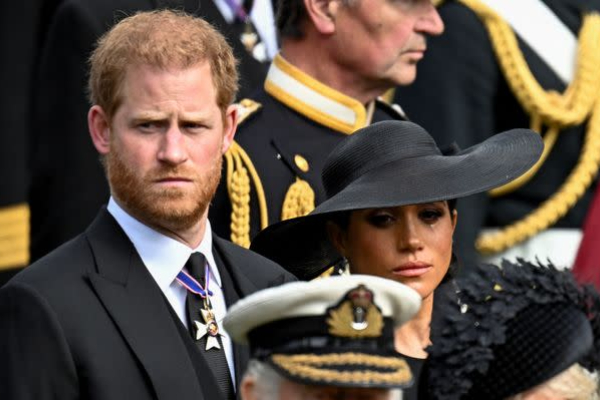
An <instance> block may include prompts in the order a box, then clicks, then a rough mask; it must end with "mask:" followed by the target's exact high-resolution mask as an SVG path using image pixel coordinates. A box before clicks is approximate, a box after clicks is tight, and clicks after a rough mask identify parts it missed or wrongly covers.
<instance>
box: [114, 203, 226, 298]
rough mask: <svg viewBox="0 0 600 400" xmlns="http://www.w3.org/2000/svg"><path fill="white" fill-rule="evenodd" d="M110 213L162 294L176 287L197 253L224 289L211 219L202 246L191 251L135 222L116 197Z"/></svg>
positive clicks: (212, 276) (207, 222) (183, 245)
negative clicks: (175, 284)
mask: <svg viewBox="0 0 600 400" xmlns="http://www.w3.org/2000/svg"><path fill="white" fill-rule="evenodd" d="M107 209H108V212H109V213H110V214H111V215H112V216H113V217H114V218H115V220H116V221H117V223H118V224H119V225H120V226H121V228H122V229H123V231H125V234H126V235H127V237H128V238H129V240H131V242H132V243H133V246H134V247H135V249H136V250H137V252H138V254H139V255H140V257H141V259H142V261H143V262H144V265H146V268H148V271H149V272H150V274H151V275H152V277H153V278H154V280H155V281H156V283H157V284H158V286H159V287H160V289H161V290H162V291H163V292H164V291H165V290H166V289H167V288H168V287H169V286H170V285H171V284H172V283H173V281H174V280H175V277H176V276H177V274H178V273H179V271H181V269H182V268H183V267H184V265H185V263H186V262H187V260H188V258H190V255H191V254H192V253H194V252H200V253H202V254H203V255H204V257H206V261H207V262H208V266H209V270H210V274H211V278H212V279H211V281H212V282H215V283H216V284H217V285H218V286H219V287H221V275H220V274H219V270H218V268H217V264H216V262H215V258H214V255H213V252H212V229H211V226H210V222H209V221H208V219H207V220H206V228H205V230H204V237H203V238H202V241H201V242H200V245H199V246H198V247H196V248H195V249H191V248H189V247H188V246H186V245H185V244H183V243H181V242H179V241H177V240H175V239H173V238H171V237H169V236H166V235H163V234H162V233H160V232H158V231H156V230H154V229H152V228H150V227H149V226H147V225H144V224H143V223H142V222H140V221H138V220H137V219H135V218H133V217H132V216H131V215H129V214H128V213H127V212H126V211H125V210H124V209H123V208H122V207H121V206H120V205H119V204H118V203H117V202H116V201H115V200H114V199H113V197H111V198H110V200H109V202H108V207H107Z"/></svg>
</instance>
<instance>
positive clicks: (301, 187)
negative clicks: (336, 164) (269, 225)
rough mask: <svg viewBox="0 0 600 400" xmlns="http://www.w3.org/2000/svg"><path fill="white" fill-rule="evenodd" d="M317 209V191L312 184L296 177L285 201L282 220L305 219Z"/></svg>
mask: <svg viewBox="0 0 600 400" xmlns="http://www.w3.org/2000/svg"><path fill="white" fill-rule="evenodd" d="M314 209H315V191H314V190H313V189H312V188H311V187H310V184H309V183H308V182H306V181H305V180H303V179H300V178H298V177H296V181H295V182H294V183H292V184H291V185H290V187H289V188H288V190H287V193H286V194H285V198H284V199H283V206H282V208H281V220H282V221H285V220H286V219H290V218H297V217H303V216H305V215H306V214H308V213H309V212H311V211H312V210H314Z"/></svg>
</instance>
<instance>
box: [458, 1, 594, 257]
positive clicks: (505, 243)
mask: <svg viewBox="0 0 600 400" xmlns="http://www.w3.org/2000/svg"><path fill="white" fill-rule="evenodd" d="M459 1H460V2H461V3H463V4H464V5H465V6H467V7H469V8H470V9H471V10H473V11H474V12H475V13H476V14H477V16H478V17H479V18H480V19H481V20H482V22H483V24H484V25H485V27H486V29H487V30H488V33H489V35H490V39H491V41H492V45H493V48H494V51H495V53H496V57H497V59H498V62H499V64H500V68H501V70H502V72H503V74H504V76H505V78H506V81H507V82H508V84H509V86H510V88H511V90H512V92H513V94H514V95H515V97H516V98H517V100H518V101H519V103H520V105H521V106H522V107H523V109H524V110H525V111H526V112H527V113H528V114H529V115H530V116H531V128H532V129H533V130H535V131H537V132H540V131H541V130H542V128H543V127H544V126H546V127H547V128H548V130H547V132H546V134H545V135H544V145H545V148H544V152H543V154H542V157H541V159H540V161H539V162H538V163H537V164H536V165H534V166H533V167H532V168H531V170H529V171H528V172H526V173H525V174H524V175H523V176H521V177H519V178H518V179H516V180H515V181H513V182H510V183H508V184H506V185H504V186H502V187H500V188H497V189H494V190H492V191H491V192H490V195H491V196H502V195H505V194H508V193H511V192H513V191H514V190H517V189H518V188H520V187H521V186H523V185H524V184H525V183H527V182H528V181H529V180H530V179H531V178H533V176H534V175H535V174H536V172H537V171H538V170H539V168H540V167H541V166H542V164H543V163H544V161H545V160H546V158H547V157H548V154H549V153H550V151H551V150H552V147H553V145H554V143H555V142H556V139H557V137H558V135H559V132H560V131H561V130H562V129H565V128H567V127H570V126H575V125H580V124H583V123H584V122H585V121H586V119H588V118H589V122H588V126H587V132H586V136H585V140H584V145H583V149H582V153H581V156H580V158H579V161H578V163H577V165H576V166H575V168H574V169H573V171H572V172H571V174H570V175H569V177H568V178H567V180H566V181H565V182H564V183H563V185H562V186H561V187H560V188H559V190H558V191H557V192H556V193H555V194H554V195H553V196H551V197H550V198H549V199H548V200H546V201H545V202H544V203H542V204H541V205H540V207H538V208H537V209H536V210H534V211H533V212H532V213H530V214H529V215H527V216H526V217H525V218H523V219H522V220H520V221H517V222H515V223H513V224H511V225H509V226H507V227H505V228H503V229H501V230H500V231H498V232H496V233H493V234H485V235H481V236H480V237H479V238H478V239H477V243H476V246H477V249H478V250H479V251H480V252H481V253H483V254H493V253H497V252H500V251H503V250H505V249H507V248H510V247H512V246H514V245H516V244H517V243H520V242H522V241H524V240H527V239H529V238H530V237H532V236H535V235H536V234H538V233H539V232H541V231H543V230H545V229H547V228H548V227H550V226H552V225H554V224H555V223H556V221H558V219H560V218H561V217H563V216H564V215H565V214H566V213H567V212H568V211H569V210H570V209H571V208H572V207H573V206H574V205H575V204H576V203H577V201H578V200H579V199H580V198H581V196H583V194H584V193H585V191H586V190H587V189H588V187H589V186H590V184H591V183H592V181H593V180H594V177H595V176H596V174H597V172H598V168H599V166H600V101H599V100H600V72H599V69H598V65H600V14H598V13H596V12H594V13H590V14H587V15H585V16H584V18H583V24H582V27H581V31H580V34H579V47H578V57H577V71H576V73H575V78H574V80H573V82H571V84H570V85H569V86H568V88H567V89H566V90H565V92H564V94H562V95H561V94H559V93H557V92H554V91H545V90H544V89H543V88H542V87H541V86H540V85H539V83H538V82H537V81H536V79H535V77H534V76H533V74H532V73H531V71H530V69H529V67H528V65H527V63H526V61H525V58H524V57H523V54H522V53H521V51H520V49H519V45H518V42H517V39H516V36H515V34H514V32H513V30H512V29H511V27H510V26H509V25H508V24H507V23H506V22H505V21H504V20H503V19H502V18H501V17H500V16H499V15H497V14H496V13H495V12H494V11H493V10H491V9H490V8H489V7H487V6H486V5H484V4H482V3H481V2H480V1H479V0H459Z"/></svg>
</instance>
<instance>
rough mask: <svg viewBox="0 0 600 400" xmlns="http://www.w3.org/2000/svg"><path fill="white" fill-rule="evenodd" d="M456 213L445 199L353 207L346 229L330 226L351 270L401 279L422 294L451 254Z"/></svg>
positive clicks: (442, 270)
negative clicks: (387, 205)
mask: <svg viewBox="0 0 600 400" xmlns="http://www.w3.org/2000/svg"><path fill="white" fill-rule="evenodd" d="M455 226H456V211H453V212H450V209H449V208H448V203H447V202H445V201H440V202H435V203H426V204H413V205H407V206H400V207H391V208H372V209H366V210H356V211H352V212H351V214H350V219H349V223H348V227H347V229H345V230H344V229H341V228H340V227H338V226H337V225H335V226H334V225H333V224H332V225H331V229H330V232H331V237H332V239H333V241H334V244H335V245H336V247H337V248H338V250H339V251H340V252H341V254H342V255H343V256H345V257H346V258H347V259H348V261H349V263H350V269H351V272H352V273H355V274H368V275H377V276H381V277H384V278H389V279H393V280H396V281H400V282H402V283H404V284H406V285H408V286H410V287H411V288H413V289H415V290H416V291H417V292H419V294H420V295H421V297H423V298H426V297H428V296H430V295H431V293H432V292H433V290H434V289H435V288H436V287H437V286H438V285H439V284H440V282H441V281H442V279H443V278H444V275H445V274H446V272H447V271H448V267H449V266H450V260H451V258H452V234H453V233H454V228H455Z"/></svg>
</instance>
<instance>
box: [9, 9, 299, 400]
mask: <svg viewBox="0 0 600 400" xmlns="http://www.w3.org/2000/svg"><path fill="white" fill-rule="evenodd" d="M90 64H91V71H90V81H89V84H90V93H91V99H92V102H93V104H94V105H93V106H92V107H91V108H90V110H89V112H88V124H89V130H90V135H91V138H92V142H93V144H94V146H95V147H96V150H97V151H98V153H99V154H100V155H101V158H102V160H103V164H104V167H105V170H106V175H107V178H108V181H109V183H110V187H111V197H110V199H109V202H108V206H107V207H106V208H104V207H103V208H102V209H101V210H100V212H99V213H98V215H97V217H96V219H95V220H94V222H92V224H91V225H90V226H89V227H88V228H87V229H86V231H85V232H83V233H82V234H80V235H79V236H77V237H76V238H75V239H73V240H72V241H70V242H68V243H66V244H65V245H63V246H61V247H60V248H58V249H57V250H55V251H53V252H51V253H50V254H49V255H47V256H45V257H43V258H42V259H40V260H39V261H37V262H35V263H34V264H32V265H31V266H30V267H28V268H26V269H25V270H24V271H22V272H21V273H19V274H18V275H17V276H16V277H15V278H13V279H12V280H11V281H10V282H9V283H8V284H7V285H6V286H4V287H3V288H2V289H1V290H0V359H1V360H2V363H1V364H0V398H3V399H24V400H25V399H57V398H59V399H61V400H68V399H92V400H93V399H98V400H100V399H111V400H115V399H127V400H135V399H140V400H142V399H151V398H154V399H163V400H169V399H173V398H177V399H190V400H191V399H195V400H197V399H206V400H213V399H228V400H231V399H234V398H235V389H236V388H237V387H238V383H237V382H236V379H237V378H239V377H240V375H241V373H242V372H243V371H244V370H245V364H246V361H247V358H248V353H247V349H246V348H244V347H240V346H235V345H233V344H232V343H231V341H230V340H229V339H228V337H226V336H224V335H223V332H222V331H221V330H220V329H219V326H220V323H221V320H222V318H223V317H224V315H225V311H226V309H227V306H228V305H229V304H231V303H233V302H235V301H237V300H238V299H239V298H241V297H244V296H245V295H247V294H249V293H252V292H254V291H256V290H259V289H262V288H265V287H269V286H274V285H277V284H280V283H283V282H285V281H288V280H291V279H293V278H292V277H291V275H289V274H287V273H286V272H285V271H284V270H282V269H281V268H280V267H279V266H277V265H275V264H273V263H271V262H269V261H268V260H266V259H264V258H262V257H259V256H257V255H255V254H253V253H251V252H249V251H247V250H245V249H242V248H240V247H238V246H235V245H233V244H231V243H230V242H228V241H226V240H223V239H220V238H218V237H217V236H216V235H213V234H212V229H211V224H210V222H209V221H208V219H207V214H208V210H207V209H208V207H209V203H210V199H211V198H212V196H213V194H214V190H215V188H216V186H217V184H218V182H219V177H220V172H221V160H222V156H223V153H224V152H225V151H226V150H227V148H228V147H229V145H230V144H231V142H232V140H233V135H234V133H235V128H236V116H237V114H236V108H235V106H232V105H231V103H232V101H233V98H234V96H235V91H236V88H237V81H236V77H237V74H236V69H235V59H234V57H233V54H232V51H231V48H230V47H229V45H228V44H227V42H226V40H225V38H224V37H223V36H222V35H221V34H220V33H218V32H217V31H216V30H215V29H214V28H213V27H212V26H211V25H210V24H209V23H208V22H206V21H204V20H202V19H200V18H196V17H193V16H191V15H189V14H184V13H179V12H172V11H160V12H142V13H138V14H136V15H134V16H132V17H128V18H126V19H123V20H122V21H121V22H119V23H118V24H117V25H115V27H113V28H112V29H111V30H110V31H109V32H108V33H107V34H106V35H105V36H103V37H102V38H101V39H100V40H99V42H98V47H97V48H96V50H95V51H94V53H93V54H92V57H91V60H90Z"/></svg>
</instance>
